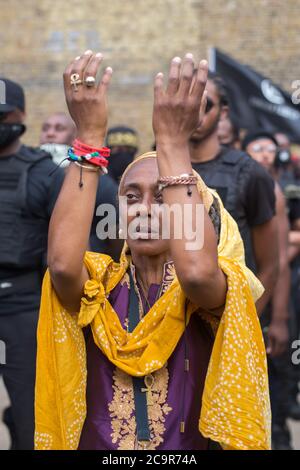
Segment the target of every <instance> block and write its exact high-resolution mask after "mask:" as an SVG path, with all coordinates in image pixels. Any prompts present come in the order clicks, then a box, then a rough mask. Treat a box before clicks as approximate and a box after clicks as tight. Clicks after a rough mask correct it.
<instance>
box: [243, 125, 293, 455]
mask: <svg viewBox="0 0 300 470" xmlns="http://www.w3.org/2000/svg"><path fill="white" fill-rule="evenodd" d="M242 146H243V149H244V150H245V151H246V152H247V153H248V154H249V155H250V156H251V157H252V158H253V159H254V160H256V161H257V162H258V163H259V164H260V165H262V166H263V167H264V168H265V169H266V170H267V171H268V172H269V173H270V175H271V176H272V177H273V178H274V181H275V194H276V218H277V219H278V227H279V232H278V234H279V259H280V263H279V276H278V280H277V284H276V287H275V289H274V293H273V296H272V299H271V302H270V304H269V305H268V306H267V308H266V309H265V311H264V312H263V315H262V317H261V324H262V327H263V329H264V330H265V332H266V341H267V344H268V347H270V349H271V350H273V354H271V355H269V376H270V377H269V381H270V392H271V403H272V410H273V423H272V427H273V447H274V449H276V450H290V449H292V447H291V435H290V432H289V428H288V425H287V418H288V416H289V410H290V407H293V406H294V409H295V410H296V412H297V410H298V414H299V407H297V406H296V407H295V405H297V402H296V400H295V402H294V403H293V401H292V400H293V395H292V390H293V385H294V383H293V378H294V377H293V376H294V373H293V366H292V363H291V359H290V352H289V350H288V349H287V345H288V343H289V342H290V344H292V342H293V340H294V339H296V338H297V337H298V335H297V332H296V331H294V328H293V326H294V323H295V321H294V312H293V310H291V303H290V295H291V272H290V267H289V256H288V255H289V248H290V247H291V246H292V247H293V245H292V243H295V242H297V240H298V241H299V238H300V237H299V231H298V230H297V225H298V226H300V203H299V200H297V199H296V200H295V199H294V200H293V199H285V196H284V192H283V191H284V184H283V183H284V181H280V173H279V171H278V167H277V166H276V156H277V152H278V147H279V146H278V143H277V140H276V138H275V137H274V136H273V135H272V134H271V133H269V132H267V131H264V130H259V131H256V132H251V133H248V134H247V135H246V136H245V137H244V140H243V142H242ZM287 214H288V216H287ZM289 240H290V246H289ZM291 242H292V243H291ZM289 317H290V318H289ZM274 353H275V354H274ZM297 388H298V387H297V385H296V390H297Z"/></svg>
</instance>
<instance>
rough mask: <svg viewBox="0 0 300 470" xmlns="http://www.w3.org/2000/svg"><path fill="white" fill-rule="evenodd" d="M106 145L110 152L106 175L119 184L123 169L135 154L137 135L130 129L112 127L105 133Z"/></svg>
mask: <svg viewBox="0 0 300 470" xmlns="http://www.w3.org/2000/svg"><path fill="white" fill-rule="evenodd" d="M106 145H107V147H109V148H110V150H111V155H110V158H109V167H108V173H109V175H110V176H111V177H112V178H113V179H114V180H115V181H116V182H117V183H118V184H119V181H120V178H121V176H122V174H123V173H124V170H125V168H126V167H127V166H128V165H129V163H131V162H132V160H133V159H134V156H135V155H136V153H137V150H138V138H137V133H136V131H135V130H134V129H131V128H130V127H125V126H118V127H112V128H111V129H109V130H108V132H107V138H106Z"/></svg>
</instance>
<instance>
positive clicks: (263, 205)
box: [192, 147, 275, 272]
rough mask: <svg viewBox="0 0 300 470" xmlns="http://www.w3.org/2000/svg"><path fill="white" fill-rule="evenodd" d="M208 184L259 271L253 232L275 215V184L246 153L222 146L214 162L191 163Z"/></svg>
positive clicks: (248, 260) (252, 266)
mask: <svg viewBox="0 0 300 470" xmlns="http://www.w3.org/2000/svg"><path fill="white" fill-rule="evenodd" d="M192 166H193V168H194V170H196V171H197V172H198V173H199V174H200V176H201V177H202V179H203V180H204V182H205V183H206V185H207V186H208V187H210V188H212V189H215V190H216V191H217V192H218V194H219V196H220V197H221V199H222V201H223V204H224V206H225V208H226V209H227V211H228V212H229V213H230V214H231V216H232V217H233V218H234V219H235V221H236V222H237V224H238V227H239V231H240V234H241V237H242V239H243V242H244V247H245V257H246V264H247V266H248V267H249V268H250V269H251V270H252V271H254V272H255V271H256V266H255V258H254V253H253V249H252V241H251V229H252V228H253V227H255V226H257V225H261V224H264V223H265V222H268V221H269V220H270V219H272V217H273V216H274V214H275V194H274V182H273V179H272V178H271V177H270V175H269V174H268V173H267V172H266V170H265V169H264V168H263V167H262V166H261V165H259V164H258V163H257V162H256V161H255V160H253V159H252V158H251V157H250V156H249V155H247V154H246V153H244V152H241V151H238V150H234V149H231V148H226V147H222V148H221V151H220V153H219V154H218V155H217V156H216V158H215V159H213V160H209V161H206V162H201V163H192Z"/></svg>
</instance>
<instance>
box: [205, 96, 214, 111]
mask: <svg viewBox="0 0 300 470" xmlns="http://www.w3.org/2000/svg"><path fill="white" fill-rule="evenodd" d="M214 105H215V103H214V102H213V100H211V99H210V98H209V97H207V98H206V108H205V114H207V113H209V111H210V110H211V109H212V108H213V107H214Z"/></svg>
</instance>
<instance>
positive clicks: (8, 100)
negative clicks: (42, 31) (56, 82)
mask: <svg viewBox="0 0 300 470" xmlns="http://www.w3.org/2000/svg"><path fill="white" fill-rule="evenodd" d="M1 86H2V88H4V89H5V104H3V103H1V104H0V220H1V225H0V339H1V340H2V341H3V342H4V343H5V346H6V364H5V365H3V367H2V375H3V380H4V384H5V387H6V389H7V391H8V395H9V398H10V402H11V409H9V410H10V412H7V411H6V417H9V416H10V418H11V419H10V422H11V427H13V433H12V434H13V442H12V448H14V449H32V448H33V433H34V412H33V402H34V384H35V357H36V326H37V320H38V310H39V303H40V295H41V282H42V277H43V274H44V270H45V267H46V266H45V264H46V263H45V253H46V247H47V232H48V224H49V219H50V215H51V212H52V209H53V207H54V204H55V201H56V197H57V195H58V193H59V190H60V187H61V184H62V181H63V177H64V173H63V170H62V169H60V168H58V169H57V171H56V172H55V173H54V174H53V175H52V176H49V174H50V173H51V172H53V170H54V169H56V168H57V166H56V165H55V163H53V161H52V159H51V156H50V155H49V154H47V153H45V152H44V151H42V150H39V149H34V148H31V147H28V146H25V145H22V144H21V141H20V137H21V135H22V134H24V132H25V130H26V127H25V125H24V122H25V97H24V92H23V89H22V88H21V87H20V86H19V85H18V84H17V83H14V82H12V81H10V80H7V79H1ZM2 102H3V100H2Z"/></svg>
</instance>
